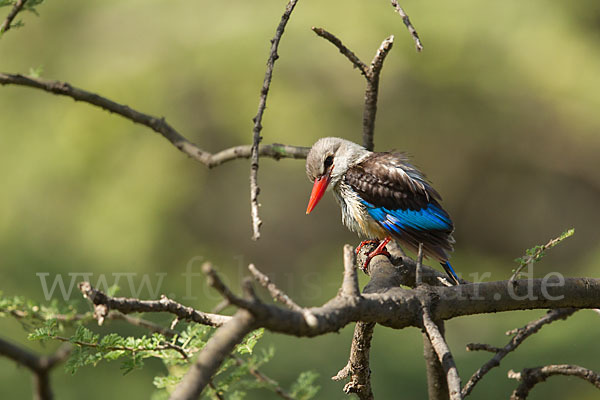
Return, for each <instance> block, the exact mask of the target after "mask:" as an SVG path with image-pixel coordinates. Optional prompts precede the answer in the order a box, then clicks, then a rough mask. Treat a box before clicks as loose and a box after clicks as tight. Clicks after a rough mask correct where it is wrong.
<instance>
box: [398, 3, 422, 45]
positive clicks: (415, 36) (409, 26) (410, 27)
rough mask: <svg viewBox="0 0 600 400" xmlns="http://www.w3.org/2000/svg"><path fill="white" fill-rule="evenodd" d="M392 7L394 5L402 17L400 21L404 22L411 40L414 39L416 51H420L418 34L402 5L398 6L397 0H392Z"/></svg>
mask: <svg viewBox="0 0 600 400" xmlns="http://www.w3.org/2000/svg"><path fill="white" fill-rule="evenodd" d="M392 7H394V9H395V10H396V12H397V13H398V14H400V17H402V22H404V25H406V28H407V29H408V32H409V33H410V36H412V38H413V40H414V41H415V47H416V48H417V51H422V50H423V45H422V44H421V39H419V34H418V33H417V30H416V29H415V27H414V26H413V25H412V24H411V22H410V19H409V18H408V15H407V14H406V13H405V12H404V10H403V9H402V7H400V4H398V1H397V0H392Z"/></svg>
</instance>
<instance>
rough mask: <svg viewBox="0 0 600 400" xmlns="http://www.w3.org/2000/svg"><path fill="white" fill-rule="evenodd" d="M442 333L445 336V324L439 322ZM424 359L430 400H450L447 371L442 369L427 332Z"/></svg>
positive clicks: (424, 338)
mask: <svg viewBox="0 0 600 400" xmlns="http://www.w3.org/2000/svg"><path fill="white" fill-rule="evenodd" d="M438 327H439V329H440V333H441V334H442V335H444V323H443V322H441V321H440V322H439V323H438ZM423 357H424V358H425V368H426V370H427V394H428V395H429V397H428V399H429V400H448V398H449V397H450V395H449V393H448V381H447V380H446V371H444V368H443V367H442V364H441V363H440V360H439V358H438V356H437V353H436V352H435V349H434V348H433V345H432V344H431V340H430V339H429V336H428V335H427V333H426V332H423Z"/></svg>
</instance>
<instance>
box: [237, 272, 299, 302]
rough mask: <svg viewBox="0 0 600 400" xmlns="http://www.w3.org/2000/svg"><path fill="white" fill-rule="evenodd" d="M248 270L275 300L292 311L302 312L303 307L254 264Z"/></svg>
mask: <svg viewBox="0 0 600 400" xmlns="http://www.w3.org/2000/svg"><path fill="white" fill-rule="evenodd" d="M248 270H249V271H250V272H251V273H252V275H253V276H254V279H256V281H257V282H258V283H260V285H261V286H263V287H264V288H265V289H267V290H268V291H269V293H270V294H271V297H272V298H273V300H275V301H277V302H279V303H281V304H283V305H285V306H286V307H288V308H289V309H290V310H294V311H298V312H302V307H300V306H299V305H298V304H296V303H295V302H294V300H292V299H291V298H290V297H289V296H288V295H287V294H285V293H284V292H283V290H281V289H279V288H278V287H277V286H276V285H275V284H274V283H273V282H272V281H271V278H269V277H268V276H267V275H266V274H264V273H262V272H261V271H259V270H258V268H256V266H255V265H254V264H250V265H248Z"/></svg>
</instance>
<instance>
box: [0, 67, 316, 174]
mask: <svg viewBox="0 0 600 400" xmlns="http://www.w3.org/2000/svg"><path fill="white" fill-rule="evenodd" d="M0 85H17V86H26V87H30V88H34V89H40V90H43V91H45V92H49V93H53V94H56V95H61V96H66V97H70V98H72V99H74V100H75V101H81V102H84V103H88V104H90V105H93V106H96V107H99V108H101V109H103V110H106V111H108V112H111V113H115V114H118V115H120V116H122V117H124V118H126V119H128V120H130V121H132V122H135V123H138V124H141V125H144V126H147V127H148V128H150V129H152V130H153V131H155V132H156V133H159V134H160V135H162V136H163V137H164V138H165V139H167V140H168V141H169V142H171V144H173V145H174V146H175V147H176V148H177V149H179V150H180V151H181V152H183V153H184V154H186V155H187V156H189V157H191V158H193V159H194V160H196V161H199V162H200V163H202V164H204V165H205V166H206V167H208V168H214V167H217V166H219V165H221V164H223V163H226V162H228V161H231V160H235V159H239V158H250V156H251V153H252V146H251V145H242V146H235V147H231V148H228V149H224V150H221V151H219V152H217V153H214V154H213V153H209V152H208V151H205V150H203V149H201V148H200V147H198V146H197V145H195V144H194V143H192V142H190V141H189V140H188V139H186V138H185V137H184V136H183V135H182V134H180V133H179V132H178V131H177V130H176V129H175V128H173V127H172V126H171V125H169V124H168V123H167V121H166V120H165V119H164V118H159V117H155V116H152V115H149V114H144V113H142V112H139V111H137V110H135V109H132V108H130V107H129V106H126V105H124V104H119V103H117V102H115V101H113V100H110V99H108V98H106V97H102V96H100V95H98V94H96V93H92V92H88V91H86V90H83V89H79V88H77V87H74V86H72V85H71V84H70V83H67V82H60V81H48V80H44V79H39V78H33V77H29V76H24V75H20V74H5V73H0ZM309 150H310V149H309V148H307V147H299V146H288V145H283V144H278V143H274V144H269V145H264V146H260V149H259V152H258V155H259V156H260V157H269V158H273V159H275V160H279V159H282V158H295V159H304V158H306V155H307V154H308V151H309Z"/></svg>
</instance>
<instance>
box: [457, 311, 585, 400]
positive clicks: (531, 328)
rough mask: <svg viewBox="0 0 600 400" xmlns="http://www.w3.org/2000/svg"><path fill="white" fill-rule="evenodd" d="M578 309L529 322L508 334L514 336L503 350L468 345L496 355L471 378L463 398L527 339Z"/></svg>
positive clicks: (558, 312)
mask: <svg viewBox="0 0 600 400" xmlns="http://www.w3.org/2000/svg"><path fill="white" fill-rule="evenodd" d="M575 311H577V309H575V308H559V309H556V310H552V311H549V312H548V313H546V315H544V316H543V317H541V318H539V319H537V320H535V321H531V322H529V323H528V324H527V325H525V326H524V327H522V328H519V329H514V330H512V331H508V332H506V334H507V335H514V336H513V337H512V338H511V339H510V341H509V342H508V344H506V346H504V347H503V348H497V347H492V346H489V345H486V344H478V343H469V344H468V345H467V351H476V350H485V351H491V352H495V353H496V354H495V355H494V357H492V358H491V359H490V360H489V361H488V362H486V363H485V364H483V365H482V366H481V367H480V368H479V369H478V370H477V371H475V372H474V373H473V375H472V376H471V378H470V379H469V380H468V382H467V383H466V384H465V386H464V387H463V389H462V394H463V397H466V396H468V395H469V394H470V393H471V391H472V390H473V388H474V387H475V385H477V383H478V382H479V381H480V380H481V378H483V377H484V376H485V374H487V373H488V372H489V371H490V370H491V369H493V368H495V367H497V366H499V365H500V361H502V359H503V358H504V357H506V356H507V355H508V353H510V352H511V351H514V350H515V349H516V348H517V347H519V345H520V344H521V343H523V341H524V340H525V339H527V338H528V337H529V336H531V335H533V334H534V333H536V332H538V331H539V330H540V329H541V328H542V327H543V326H544V325H547V324H551V323H552V322H554V321H557V320H559V319H567V318H568V317H569V316H571V315H572V314H573V313H574V312H575Z"/></svg>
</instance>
